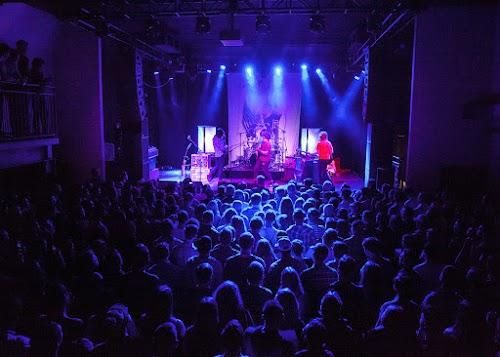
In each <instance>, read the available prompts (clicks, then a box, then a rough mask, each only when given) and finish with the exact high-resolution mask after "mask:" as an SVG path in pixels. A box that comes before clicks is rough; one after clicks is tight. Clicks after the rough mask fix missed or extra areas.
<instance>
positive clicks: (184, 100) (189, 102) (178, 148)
mask: <svg viewBox="0 0 500 357" xmlns="http://www.w3.org/2000/svg"><path fill="white" fill-rule="evenodd" d="M150 73H152V71H151V72H150ZM150 73H149V74H146V77H145V80H146V82H147V84H148V85H147V95H148V104H149V113H150V135H151V144H152V145H154V146H156V147H158V149H159V150H160V156H159V160H158V162H159V165H161V166H175V167H179V166H180V164H181V162H182V157H183V155H184V150H185V148H186V146H187V144H188V141H187V139H186V137H187V136H188V135H191V136H192V137H193V140H194V141H195V142H196V138H197V126H198V125H213V126H217V127H222V128H224V129H225V130H227V88H226V83H225V80H223V81H222V87H221V88H219V91H220V92H219V93H220V95H219V96H218V99H217V100H212V97H213V95H214V93H215V91H216V85H217V79H218V78H217V76H218V74H217V73H216V72H214V73H212V74H211V75H209V74H198V75H197V76H196V77H194V78H192V77H190V76H188V75H185V74H177V75H176V76H175V78H174V79H173V80H171V81H169V79H168V78H169V76H168V74H161V75H160V77H159V79H158V80H157V79H155V76H153V75H151V74H150ZM160 86H161V88H155V87H160Z"/></svg>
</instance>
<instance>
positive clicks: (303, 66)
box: [300, 63, 307, 71]
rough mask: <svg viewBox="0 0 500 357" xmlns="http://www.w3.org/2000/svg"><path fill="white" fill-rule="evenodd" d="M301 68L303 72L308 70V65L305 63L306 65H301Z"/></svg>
mask: <svg viewBox="0 0 500 357" xmlns="http://www.w3.org/2000/svg"><path fill="white" fill-rule="evenodd" d="M300 68H301V69H302V70H303V71H305V70H307V64H305V63H304V64H302V65H300Z"/></svg>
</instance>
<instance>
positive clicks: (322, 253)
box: [313, 243, 328, 266]
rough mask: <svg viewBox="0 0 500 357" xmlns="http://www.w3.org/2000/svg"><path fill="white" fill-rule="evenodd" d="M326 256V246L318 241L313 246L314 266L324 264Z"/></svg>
mask: <svg viewBox="0 0 500 357" xmlns="http://www.w3.org/2000/svg"><path fill="white" fill-rule="evenodd" d="M326 258H328V247H327V246H326V245H324V244H323V243H318V244H316V245H315V246H313V261H314V265H315V266H321V265H324V264H325V260H326Z"/></svg>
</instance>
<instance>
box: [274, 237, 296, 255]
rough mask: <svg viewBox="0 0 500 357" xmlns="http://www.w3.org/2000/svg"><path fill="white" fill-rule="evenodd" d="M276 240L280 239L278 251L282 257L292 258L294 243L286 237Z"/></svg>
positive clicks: (277, 245) (277, 244) (277, 246)
mask: <svg viewBox="0 0 500 357" xmlns="http://www.w3.org/2000/svg"><path fill="white" fill-rule="evenodd" d="M276 238H277V239H278V242H277V243H276V249H277V250H278V251H279V252H280V253H281V257H282V258H283V257H284V256H290V255H291V254H292V242H290V239H288V237H286V236H285V237H281V238H279V236H278V237H276Z"/></svg>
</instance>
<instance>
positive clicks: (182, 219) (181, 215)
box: [177, 209, 189, 227]
mask: <svg viewBox="0 0 500 357" xmlns="http://www.w3.org/2000/svg"><path fill="white" fill-rule="evenodd" d="M188 219H189V214H188V213H187V212H186V210H183V209H181V210H179V211H178V212H177V223H178V225H179V227H183V226H184V224H185V223H186V221H187V220H188Z"/></svg>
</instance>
